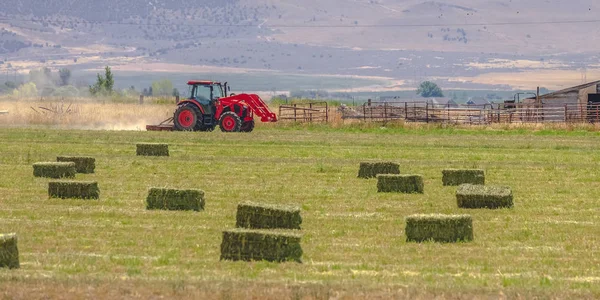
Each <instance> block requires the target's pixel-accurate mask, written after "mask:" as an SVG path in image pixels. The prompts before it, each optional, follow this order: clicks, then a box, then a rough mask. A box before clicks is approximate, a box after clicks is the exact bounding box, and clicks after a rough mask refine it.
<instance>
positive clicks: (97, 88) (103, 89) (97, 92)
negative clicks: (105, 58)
mask: <svg viewBox="0 0 600 300" xmlns="http://www.w3.org/2000/svg"><path fill="white" fill-rule="evenodd" d="M114 85H115V80H114V79H113V75H112V71H111V70H110V67H109V66H106V68H104V76H102V75H100V73H98V74H97V78H96V84H94V85H92V86H90V94H92V95H93V96H101V95H111V94H112V93H113V87H114Z"/></svg>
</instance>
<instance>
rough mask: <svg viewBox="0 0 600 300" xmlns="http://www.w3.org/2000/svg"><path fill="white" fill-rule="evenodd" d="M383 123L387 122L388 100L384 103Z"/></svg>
mask: <svg viewBox="0 0 600 300" xmlns="http://www.w3.org/2000/svg"><path fill="white" fill-rule="evenodd" d="M383 123H384V124H387V102H384V103H383Z"/></svg>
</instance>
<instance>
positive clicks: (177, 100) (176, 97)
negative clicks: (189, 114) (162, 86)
mask: <svg viewBox="0 0 600 300" xmlns="http://www.w3.org/2000/svg"><path fill="white" fill-rule="evenodd" d="M175 104H179V95H177V96H175Z"/></svg>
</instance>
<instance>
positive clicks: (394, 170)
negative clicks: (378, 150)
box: [358, 162, 400, 179]
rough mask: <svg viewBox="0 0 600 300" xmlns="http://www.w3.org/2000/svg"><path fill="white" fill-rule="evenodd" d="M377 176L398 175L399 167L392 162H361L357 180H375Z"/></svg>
mask: <svg viewBox="0 0 600 300" xmlns="http://www.w3.org/2000/svg"><path fill="white" fill-rule="evenodd" d="M379 174H400V166H399V165H398V164H397V163H393V162H374V163H371V162H361V163H360V168H359V169H358V178H365V179H369V178H375V177H377V175H379Z"/></svg>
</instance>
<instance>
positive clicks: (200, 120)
mask: <svg viewBox="0 0 600 300" xmlns="http://www.w3.org/2000/svg"><path fill="white" fill-rule="evenodd" d="M188 85H189V86H190V92H191V93H190V97H189V98H188V99H186V100H183V101H181V102H179V103H178V105H177V109H176V110H175V114H174V115H173V118H172V120H173V125H163V124H161V125H148V126H146V129H147V130H179V131H212V130H214V129H215V127H216V126H217V125H219V128H221V131H223V132H251V131H252V130H253V129H254V115H256V116H258V117H259V118H260V120H261V122H277V116H276V115H275V113H273V112H271V110H269V107H267V104H266V103H265V102H264V101H263V100H262V99H261V98H260V97H259V96H258V95H254V94H239V95H235V94H230V95H227V94H228V92H229V91H230V88H229V86H227V82H225V83H224V84H221V83H220V82H214V81H197V80H192V81H189V82H188ZM170 120H171V119H169V120H167V121H170ZM163 123H165V122H163Z"/></svg>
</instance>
